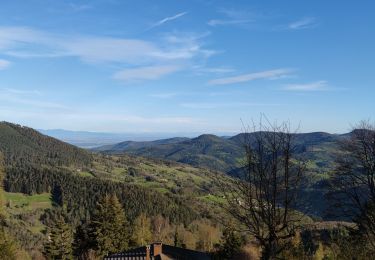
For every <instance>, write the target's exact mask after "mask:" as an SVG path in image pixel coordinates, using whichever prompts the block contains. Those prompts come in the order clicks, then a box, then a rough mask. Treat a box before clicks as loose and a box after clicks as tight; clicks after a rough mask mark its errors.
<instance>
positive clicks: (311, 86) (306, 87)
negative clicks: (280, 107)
mask: <svg viewBox="0 0 375 260" xmlns="http://www.w3.org/2000/svg"><path fill="white" fill-rule="evenodd" d="M283 89H284V90H287V91H324V90H327V89H328V84H327V81H325V80H320V81H316V82H311V83H306V84H288V85H285V86H284V87H283Z"/></svg>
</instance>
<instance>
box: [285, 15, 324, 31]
mask: <svg viewBox="0 0 375 260" xmlns="http://www.w3.org/2000/svg"><path fill="white" fill-rule="evenodd" d="M316 25H317V22H316V18H314V17H304V18H302V19H300V20H297V21H294V22H292V23H290V24H288V29H290V30H301V29H307V28H312V27H315V26H316Z"/></svg>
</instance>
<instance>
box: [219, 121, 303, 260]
mask: <svg viewBox="0 0 375 260" xmlns="http://www.w3.org/2000/svg"><path fill="white" fill-rule="evenodd" d="M251 130H252V131H253V133H250V132H249V131H246V133H245V134H243V147H244V150H245V154H246V164H245V167H244V172H243V174H241V176H240V178H238V179H232V180H231V181H229V182H228V181H225V182H224V181H220V179H219V183H220V184H219V185H221V187H222V190H223V192H224V195H225V198H226V200H227V203H226V204H224V206H223V207H224V208H225V209H227V211H228V212H229V213H230V214H231V215H232V216H233V217H234V218H235V219H236V220H238V221H239V223H242V224H243V225H244V230H245V231H247V232H249V233H250V234H251V235H252V236H254V237H255V239H256V240H257V241H258V242H259V244H260V245H261V247H262V259H275V258H276V257H277V255H278V254H280V253H281V252H282V251H283V250H285V249H286V247H287V244H288V241H289V240H290V239H291V238H292V237H293V236H294V235H295V233H296V230H297V229H298V227H299V226H300V221H301V219H302V214H296V212H295V210H294V209H295V208H297V202H298V196H297V194H298V192H299V190H300V184H301V176H302V174H303V172H304V169H305V166H304V163H303V162H302V160H301V159H300V158H297V157H296V156H295V154H294V153H295V149H296V146H295V145H294V135H293V134H292V133H291V132H290V126H289V125H288V124H287V123H285V122H284V123H281V124H271V123H270V122H268V121H267V124H264V123H263V122H262V120H260V123H259V126H255V124H254V125H253V127H252V128H251Z"/></svg>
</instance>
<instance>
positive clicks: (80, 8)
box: [68, 3, 93, 12]
mask: <svg viewBox="0 0 375 260" xmlns="http://www.w3.org/2000/svg"><path fill="white" fill-rule="evenodd" d="M68 5H69V7H70V8H71V9H72V10H73V11H74V12H80V11H85V10H88V9H91V8H93V7H92V6H91V5H87V4H75V3H69V4H68Z"/></svg>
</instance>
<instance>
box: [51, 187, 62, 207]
mask: <svg viewBox="0 0 375 260" xmlns="http://www.w3.org/2000/svg"><path fill="white" fill-rule="evenodd" d="M51 197H52V203H53V205H54V206H60V207H62V206H63V203H64V199H63V191H62V189H61V186H60V185H55V186H53V188H52V191H51Z"/></svg>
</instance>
